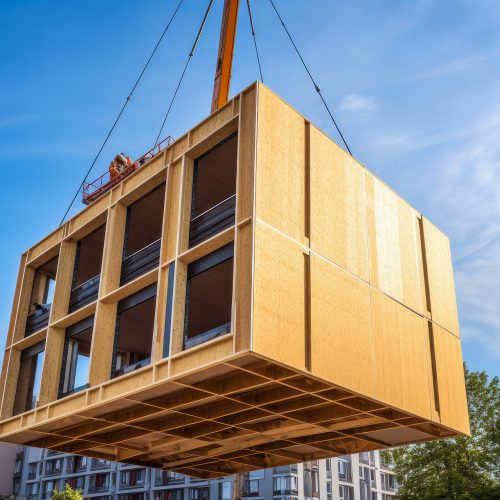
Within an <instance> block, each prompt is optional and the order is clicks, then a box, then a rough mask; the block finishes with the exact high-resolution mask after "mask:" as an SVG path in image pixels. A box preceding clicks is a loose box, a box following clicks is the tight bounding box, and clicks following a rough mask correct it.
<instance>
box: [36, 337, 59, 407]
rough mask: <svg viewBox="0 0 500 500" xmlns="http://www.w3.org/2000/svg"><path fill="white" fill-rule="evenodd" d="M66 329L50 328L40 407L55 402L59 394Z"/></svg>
mask: <svg viewBox="0 0 500 500" xmlns="http://www.w3.org/2000/svg"><path fill="white" fill-rule="evenodd" d="M64 332H65V330H64V328H55V327H49V329H48V331H47V340H46V343H45V355H44V359H43V368H42V381H43V383H41V384H40V396H39V401H40V406H43V405H46V404H47V403H50V402H51V401H55V400H56V399H57V396H58V392H59V381H60V378H61V365H62V355H63V351H64Z"/></svg>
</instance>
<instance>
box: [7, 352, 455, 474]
mask: <svg viewBox="0 0 500 500" xmlns="http://www.w3.org/2000/svg"><path fill="white" fill-rule="evenodd" d="M26 431H28V432H26ZM454 434H456V433H455V432H452V431H450V430H448V429H446V428H444V427H442V426H439V425H436V424H435V423H431V422H429V421H426V420H425V419H422V418H417V417H415V416H413V415H410V414H408V413H404V412H401V411H396V410H394V409H392V408H390V407H387V406H383V405H382V404H379V403H377V402H374V401H372V400H369V399H367V398H363V397H360V396H358V395H356V394H354V393H351V392H348V391H345V390H343V389H340V388H337V387H335V386H333V385H331V384H327V383H324V382H322V381H320V380H318V379H315V378H313V377H311V376H310V375H308V374H306V373H302V372H299V371H295V370H292V369H290V368H285V367H283V366H280V365H278V364H276V363H275V362H271V361H269V360H266V359H263V358H260V357H258V356H256V355H255V354H244V355H243V356H239V357H235V358H232V359H230V360H226V361H225V362H223V363H218V364H216V365H213V366H210V367H208V368H205V369H201V370H199V371H196V372H195V373H194V374H190V375H186V376H181V377H178V378H176V379H173V380H169V381H168V382H166V383H162V384H160V385H158V386H155V387H153V388H151V387H150V388H148V389H145V390H138V391H137V392H136V393H134V394H132V395H129V396H127V397H126V398H120V399H119V400H116V401H114V402H110V403H107V404H100V405H99V406H96V407H88V408H84V409H81V410H78V411H77V412H76V413H75V414H72V415H71V416H68V417H64V418H58V419H54V420H49V421H47V422H45V423H42V424H39V425H34V426H32V427H31V428H29V429H24V430H23V431H22V432H19V433H15V434H13V435H12V436H10V437H11V440H12V441H14V442H16V443H22V444H27V445H30V446H36V447H43V448H49V449H52V450H59V451H61V452H66V453H75V454H82V455H87V456H91V457H96V458H108V459H111V460H118V461H120V462H125V463H131V464H138V465H146V466H151V467H158V468H164V469H168V470H172V471H176V472H180V473H183V474H187V475H190V476H194V477H201V478H216V477H222V476H225V475H228V474H233V473H236V472H245V471H251V470H256V469H260V468H262V467H273V466H279V465H287V464H292V463H297V462H303V461H306V460H316V459H320V458H325V457H332V456H338V455H345V454H350V453H356V452H361V451H369V450H372V449H381V448H387V447H390V446H394V445H397V444H398V443H403V442H409V441H412V442H418V441H426V440H429V439H436V438H437V437H445V436H450V435H454ZM34 435H36V436H39V437H38V438H37V439H32V437H33V436H34ZM23 436H25V437H26V436H27V437H29V440H24V439H25V438H23Z"/></svg>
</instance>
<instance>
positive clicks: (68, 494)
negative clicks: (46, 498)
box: [52, 484, 83, 500]
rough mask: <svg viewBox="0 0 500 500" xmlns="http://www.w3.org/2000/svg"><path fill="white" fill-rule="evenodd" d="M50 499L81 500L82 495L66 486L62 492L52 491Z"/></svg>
mask: <svg viewBox="0 0 500 500" xmlns="http://www.w3.org/2000/svg"><path fill="white" fill-rule="evenodd" d="M52 499H53V500H54V499H55V500H83V495H82V493H81V492H80V490H74V489H73V488H72V487H71V486H70V485H69V484H66V486H65V488H64V491H55V490H54V491H53V492H52Z"/></svg>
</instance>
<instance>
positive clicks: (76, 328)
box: [58, 315, 95, 398]
mask: <svg viewBox="0 0 500 500" xmlns="http://www.w3.org/2000/svg"><path fill="white" fill-rule="evenodd" d="M94 323H95V315H92V316H88V317H87V318H85V319H82V320H81V321H78V323H75V324H74V325H71V326H68V328H66V332H65V334H64V349H63V358H62V363H61V376H60V379H59V396H58V397H59V398H64V397H66V396H69V395H70V394H74V393H76V392H79V391H83V390H85V389H88V388H89V387H90V384H89V382H88V374H87V382H86V383H85V384H82V385H80V386H77V387H74V384H75V380H74V378H75V376H76V368H77V365H75V366H71V365H72V364H73V361H74V359H68V351H69V344H70V341H71V339H72V338H73V337H76V336H77V335H79V334H80V333H83V332H84V331H85V330H88V329H89V328H92V336H91V340H90V349H91V352H92V341H93V337H94ZM77 352H78V351H77ZM90 358H91V357H90V353H89V363H90ZM68 362H69V363H70V369H69V371H68V373H66V369H67V367H68ZM72 376H73V382H72V385H73V388H72V389H66V390H64V389H65V386H66V384H69V380H70V379H71V377H72ZM66 377H68V379H67V380H66Z"/></svg>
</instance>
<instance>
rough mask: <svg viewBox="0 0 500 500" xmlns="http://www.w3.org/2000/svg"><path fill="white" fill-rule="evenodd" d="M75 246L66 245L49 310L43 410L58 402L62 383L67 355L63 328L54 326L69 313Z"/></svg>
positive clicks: (60, 252)
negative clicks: (64, 353)
mask: <svg viewBox="0 0 500 500" xmlns="http://www.w3.org/2000/svg"><path fill="white" fill-rule="evenodd" d="M75 254H76V242H75V241H72V240H70V241H63V242H62V243H61V248H60V251H59V261H58V263H57V274H56V283H55V288H54V300H53V301H52V307H51V310H50V320H49V329H48V330H47V339H46V342H45V356H44V360H43V369H42V380H41V384H40V398H39V401H40V406H42V405H45V404H48V403H50V402H52V401H55V400H56V399H57V396H58V392H59V379H60V374H61V363H62V356H63V351H64V334H65V329H64V328H57V327H54V326H51V324H52V323H53V322H54V321H57V320H59V319H61V318H62V317H64V316H65V315H66V314H67V312H68V304H69V296H70V293H71V283H72V278H73V267H74V263H75Z"/></svg>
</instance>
